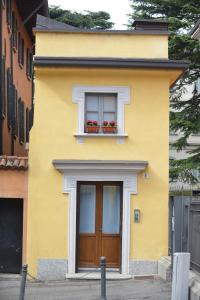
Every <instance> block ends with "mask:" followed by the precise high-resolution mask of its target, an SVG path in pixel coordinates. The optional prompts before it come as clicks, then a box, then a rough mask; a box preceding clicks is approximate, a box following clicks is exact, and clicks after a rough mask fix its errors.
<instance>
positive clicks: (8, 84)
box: [7, 68, 11, 129]
mask: <svg viewBox="0 0 200 300" xmlns="http://www.w3.org/2000/svg"><path fill="white" fill-rule="evenodd" d="M7 123H8V128H9V129H10V127H11V73H10V68H8V69H7Z"/></svg>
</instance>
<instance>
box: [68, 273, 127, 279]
mask: <svg viewBox="0 0 200 300" xmlns="http://www.w3.org/2000/svg"><path fill="white" fill-rule="evenodd" d="M132 278H133V276H132V275H123V274H120V273H118V272H107V273H106V279H107V280H127V279H132ZM66 279H70V280H100V279H101V274H100V272H94V271H92V272H80V273H75V274H66Z"/></svg>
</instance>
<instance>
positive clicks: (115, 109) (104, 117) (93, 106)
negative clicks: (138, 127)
mask: <svg viewBox="0 0 200 300" xmlns="http://www.w3.org/2000/svg"><path fill="white" fill-rule="evenodd" d="M72 101H73V103H77V104H78V119H77V120H78V124H77V125H78V126H77V132H76V133H74V135H75V136H76V137H77V138H78V142H80V143H82V142H83V139H82V138H84V137H92V136H94V135H95V136H108V137H109V136H116V137H117V142H118V143H123V139H124V138H125V137H127V136H128V134H127V133H125V132H124V120H125V105H126V104H130V87H128V86H84V85H83V86H81V85H80V86H79V85H78V86H73V90H72ZM87 121H94V122H95V125H96V126H90V130H91V131H88V130H87V129H88V128H86V125H87ZM110 122H111V124H112V125H110ZM106 124H107V125H106ZM91 125H94V124H91ZM97 125H98V126H97ZM92 127H93V128H92ZM91 133H94V134H91ZM105 133H110V134H107V135H106V134H105ZM113 133H114V134H113Z"/></svg>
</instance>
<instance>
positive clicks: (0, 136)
mask: <svg viewBox="0 0 200 300" xmlns="http://www.w3.org/2000/svg"><path fill="white" fill-rule="evenodd" d="M2 28H3V20H2V1H0V75H1V74H2V53H3V52H2V44H3V41H2V36H3V35H2V31H3V29H2ZM0 102H1V104H0V155H2V154H3V153H2V152H3V119H2V103H3V94H2V80H0Z"/></svg>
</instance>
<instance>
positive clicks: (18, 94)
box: [0, 0, 48, 156]
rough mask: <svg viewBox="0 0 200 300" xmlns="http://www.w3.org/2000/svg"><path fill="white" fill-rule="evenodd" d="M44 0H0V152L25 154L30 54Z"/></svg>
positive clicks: (30, 103)
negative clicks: (33, 30) (35, 27)
mask: <svg viewBox="0 0 200 300" xmlns="http://www.w3.org/2000/svg"><path fill="white" fill-rule="evenodd" d="M38 13H39V14H42V15H47V14H48V3H47V1H42V0H34V1H23V0H1V1H0V41H1V42H0V70H1V75H0V77H1V81H0V91H1V93H0V155H2V154H5V155H17V156H24V155H27V148H28V145H27V143H28V142H29V130H30V128H31V126H32V122H33V100H32V98H33V97H32V55H33V53H34V37H33V34H32V28H33V27H34V26H35V22H36V15H37V14H38Z"/></svg>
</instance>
